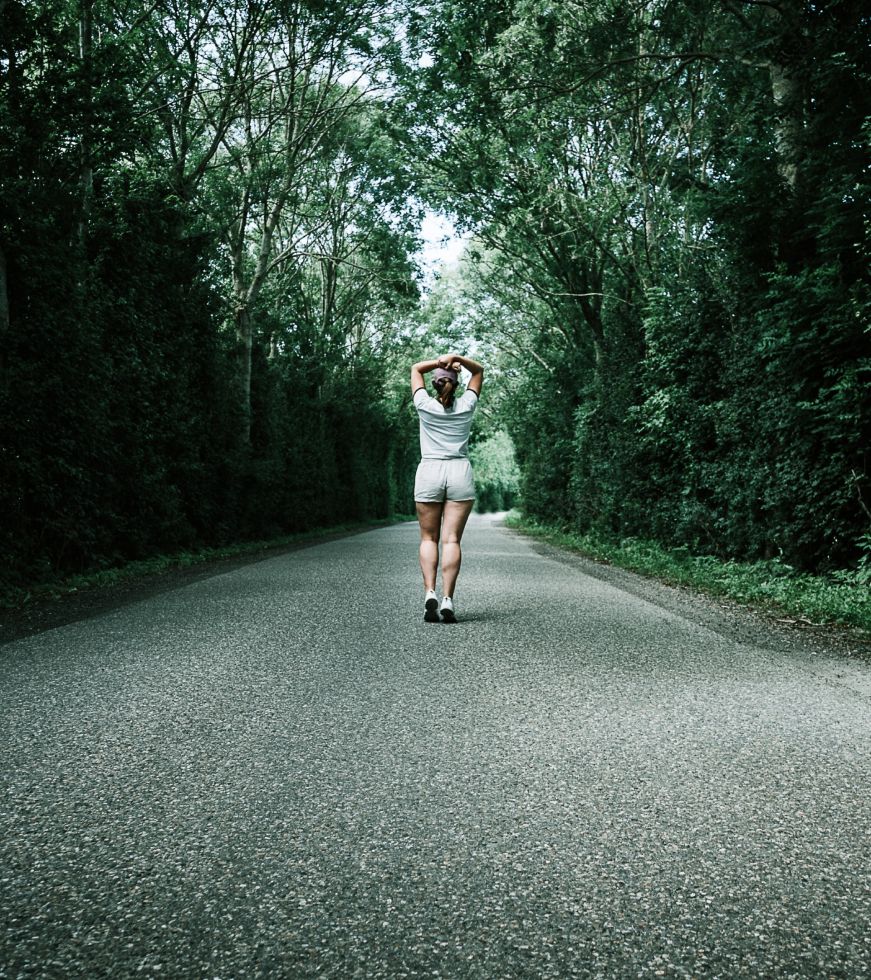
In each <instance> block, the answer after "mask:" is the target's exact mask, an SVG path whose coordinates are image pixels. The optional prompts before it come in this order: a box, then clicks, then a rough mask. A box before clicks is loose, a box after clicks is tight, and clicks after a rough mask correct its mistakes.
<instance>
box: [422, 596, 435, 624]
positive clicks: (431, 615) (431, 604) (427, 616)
mask: <svg viewBox="0 0 871 980" xmlns="http://www.w3.org/2000/svg"><path fill="white" fill-rule="evenodd" d="M424 609H425V610H426V611H425V612H424V614H423V621H424V622H425V623H437V622H438V621H439V601H438V599H427V600H426V603H425V604H424Z"/></svg>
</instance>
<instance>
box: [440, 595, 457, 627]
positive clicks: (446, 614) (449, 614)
mask: <svg viewBox="0 0 871 980" xmlns="http://www.w3.org/2000/svg"><path fill="white" fill-rule="evenodd" d="M440 612H441V614H442V622H443V623H455V622H456V621H457V617H456V616H455V615H454V600H453V599H452V598H451V597H450V596H449V595H446V596H445V597H444V599H442V608H441V610H440Z"/></svg>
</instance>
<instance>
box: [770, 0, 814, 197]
mask: <svg viewBox="0 0 871 980" xmlns="http://www.w3.org/2000/svg"><path fill="white" fill-rule="evenodd" d="M767 13H768V17H769V19H770V20H771V21H772V22H773V26H774V30H775V36H776V54H775V57H774V58H773V59H772V60H771V61H770V62H769V63H768V76H769V78H770V80H771V97H772V100H773V102H774V111H775V122H774V144H775V147H776V149H777V169H778V172H779V173H780V175H781V177H783V179H784V181H785V182H786V185H787V186H788V187H789V189H790V190H794V189H795V186H796V183H797V181H798V174H799V167H800V164H801V156H802V142H803V134H804V124H805V120H804V91H803V85H802V79H801V75H800V71H801V68H800V64H801V53H802V51H803V49H804V46H805V39H804V32H803V25H802V15H803V8H802V4H801V3H800V2H799V0H788V2H787V3H785V4H784V5H783V6H781V7H776V8H775V7H773V6H772V7H771V8H769V9H768V11H767Z"/></svg>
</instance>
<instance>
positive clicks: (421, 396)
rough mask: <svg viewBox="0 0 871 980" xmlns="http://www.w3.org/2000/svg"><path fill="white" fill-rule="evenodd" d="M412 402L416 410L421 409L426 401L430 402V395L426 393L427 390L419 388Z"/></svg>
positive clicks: (412, 397)
mask: <svg viewBox="0 0 871 980" xmlns="http://www.w3.org/2000/svg"><path fill="white" fill-rule="evenodd" d="M411 400H412V401H413V402H414V407H415V408H420V407H421V406H422V405H423V403H424V402H425V401H428V400H429V395H428V394H427V393H426V388H418V389H417V390H416V391H415V392H414V394H413V395H412V396H411Z"/></svg>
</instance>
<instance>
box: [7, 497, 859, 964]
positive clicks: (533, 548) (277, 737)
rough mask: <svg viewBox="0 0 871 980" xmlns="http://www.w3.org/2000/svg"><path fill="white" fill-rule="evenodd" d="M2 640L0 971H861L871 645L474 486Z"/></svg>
mask: <svg viewBox="0 0 871 980" xmlns="http://www.w3.org/2000/svg"><path fill="white" fill-rule="evenodd" d="M464 552H465V557H464V568H463V572H462V575H461V578H460V590H459V591H458V594H457V597H456V598H457V608H458V614H459V616H460V619H461V621H460V622H459V623H458V624H456V625H446V624H427V623H424V622H423V616H422V613H423V606H422V598H423V592H422V588H421V583H420V575H419V571H418V567H417V527H416V525H413V524H399V525H393V526H391V527H384V528H380V529H377V530H373V531H369V532H366V533H362V534H357V535H354V536H350V537H346V538H342V539H338V540H329V541H325V542H323V543H320V544H316V545H314V546H311V547H307V548H304V549H300V550H295V551H291V552H288V553H285V554H281V555H278V556H277V557H271V558H268V559H266V560H262V561H257V562H254V563H251V564H247V565H244V566H243V567H236V568H233V569H231V570H229V571H228V570H226V569H225V570H223V571H221V570H220V569H219V570H218V571H217V572H216V573H215V574H213V575H211V576H210V577H203V578H200V579H198V580H196V581H192V582H189V583H187V584H183V585H182V586H180V587H178V588H174V589H172V590H169V591H163V592H160V593H159V594H155V595H152V596H150V597H148V598H145V599H141V600H138V601H135V602H132V603H130V604H128V605H126V606H123V607H121V608H116V609H113V610H110V611H108V612H104V613H102V614H100V615H97V616H93V617H91V618H88V619H85V620H81V621H79V622H75V623H71V624H68V625H65V626H62V627H59V628H55V629H50V630H47V631H45V632H42V633H40V634H38V635H35V636H30V637H28V638H25V639H20V640H17V641H15V642H11V643H8V644H6V645H4V646H3V647H2V648H0V677H2V683H0V702H2V703H0V711H2V716H0V793H2V810H0V977H2V978H9V980H12V978H22V977H26V978H30V977H52V978H53V977H57V978H74V977H76V978H77V977H86V978H95V977H109V978H113V980H114V978H126V977H166V978H171V977H192V978H203V980H206V978H209V980H211V978H221V980H229V978H252V977H315V976H326V977H337V978H357V977H360V978H365V977H373V978H374V977H385V978H393V977H430V978H435V977H446V978H449V977H456V978H501V977H505V978H526V977H529V978H539V977H541V978H563V977H567V978H568V977H590V978H593V977H597V978H611V977H615V978H623V977H722V978H730V980H731V978H735V977H754V978H756V977H761V978H788V977H789V978H805V977H807V978H854V977H866V976H868V975H869V971H871V807H869V802H871V751H869V749H871V710H869V708H871V667H869V666H868V665H867V664H864V663H862V662H861V661H855V660H850V659H846V658H844V659H838V658H837V657H836V656H834V655H832V654H831V653H825V652H821V651H819V650H817V649H814V648H813V645H812V641H808V640H804V639H802V640H801V641H800V642H799V641H798V640H793V639H790V638H788V637H786V636H785V635H784V634H783V633H781V632H778V631H777V630H776V629H774V628H773V627H772V628H769V627H766V626H765V624H764V623H763V622H762V621H761V620H757V619H752V618H751V617H750V616H749V614H748V615H747V616H746V618H745V615H744V614H739V613H731V612H730V613H726V612H722V611H720V610H718V609H717V608H716V606H715V605H714V604H713V603H712V602H710V601H708V600H703V599H700V598H695V597H691V596H687V595H685V594H684V593H680V592H678V591H676V590H671V589H668V588H667V587H665V586H658V585H655V584H651V583H644V582H643V581H642V580H640V579H636V578H635V577H634V576H631V575H629V574H628V573H621V572H617V571H615V570H611V569H605V568H601V567H599V566H595V565H593V564H592V563H589V562H586V561H585V560H583V559H580V558H576V557H572V556H569V555H564V554H561V553H559V552H557V551H554V550H552V549H549V548H547V547H546V546H544V545H539V544H535V543H533V542H532V541H531V540H530V539H528V538H524V537H522V536H520V535H518V534H516V533H514V532H511V531H509V530H506V529H505V528H504V527H502V526H501V525H500V522H499V521H498V520H496V519H494V518H492V517H488V516H475V517H473V519H472V521H471V522H470V525H469V528H468V530H467V533H466V538H465V540H464Z"/></svg>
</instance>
